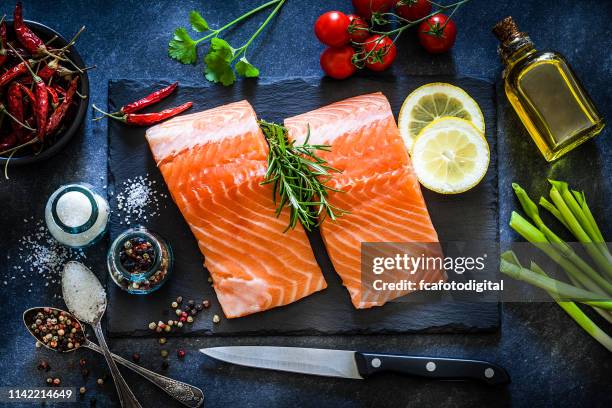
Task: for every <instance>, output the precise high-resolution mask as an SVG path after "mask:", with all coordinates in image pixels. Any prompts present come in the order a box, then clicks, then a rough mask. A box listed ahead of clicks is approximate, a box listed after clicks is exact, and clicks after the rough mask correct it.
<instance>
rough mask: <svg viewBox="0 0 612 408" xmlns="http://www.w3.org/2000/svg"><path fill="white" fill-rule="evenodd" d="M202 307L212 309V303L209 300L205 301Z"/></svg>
mask: <svg viewBox="0 0 612 408" xmlns="http://www.w3.org/2000/svg"><path fill="white" fill-rule="evenodd" d="M202 306H204V309H208V308H209V307H210V302H209V301H208V300H203V301H202Z"/></svg>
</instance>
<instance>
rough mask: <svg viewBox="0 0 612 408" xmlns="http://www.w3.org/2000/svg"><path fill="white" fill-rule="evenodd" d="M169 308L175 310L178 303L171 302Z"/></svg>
mask: <svg viewBox="0 0 612 408" xmlns="http://www.w3.org/2000/svg"><path fill="white" fill-rule="evenodd" d="M170 307H172V308H173V309H176V308H177V307H178V302H172V304H171V305H170Z"/></svg>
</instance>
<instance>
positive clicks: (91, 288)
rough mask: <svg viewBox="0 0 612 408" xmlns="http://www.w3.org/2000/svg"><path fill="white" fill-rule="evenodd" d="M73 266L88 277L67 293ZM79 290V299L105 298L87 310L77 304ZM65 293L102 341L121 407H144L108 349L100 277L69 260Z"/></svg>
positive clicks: (68, 302)
mask: <svg viewBox="0 0 612 408" xmlns="http://www.w3.org/2000/svg"><path fill="white" fill-rule="evenodd" d="M69 267H71V268H75V267H76V268H79V269H81V272H82V273H83V274H84V276H81V277H80V278H79V279H76V280H75V281H74V282H73V284H76V285H81V287H80V288H79V290H75V293H74V294H73V293H70V292H67V288H68V287H69V286H68V282H67V281H66V274H67V270H68V268H69ZM86 283H89V284H90V285H87V284H86ZM77 292H78V293H79V295H78V297H79V298H80V299H79V301H82V302H86V301H96V298H100V297H101V299H98V300H99V302H100V303H97V304H91V305H89V307H87V308H86V307H83V309H86V310H78V309H77V307H78V306H76V305H75V304H73V302H75V303H76V302H77V301H76V299H75V298H74V297H73V296H75V297H76V293H77ZM62 294H63V297H64V302H66V306H68V310H69V311H70V312H71V313H72V314H73V315H75V316H76V317H77V319H79V320H80V321H81V322H85V323H88V324H89V325H90V326H91V327H93V329H94V333H95V334H96V337H97V338H98V343H100V348H101V349H102V353H103V354H104V358H105V359H106V363H107V364H108V367H109V368H110V370H111V375H112V376H113V381H114V382H115V388H117V394H118V395H119V402H120V403H121V406H122V407H127V408H142V406H141V405H140V403H139V402H138V399H137V398H136V396H135V395H134V393H133V392H132V390H131V389H130V387H129V385H128V384H127V383H126V382H125V379H124V378H123V376H122V375H121V372H120V371H119V369H118V368H117V364H115V360H113V358H112V356H111V353H110V350H109V349H108V345H107V344H106V339H105V338H104V333H103V332H102V325H101V323H100V322H101V321H102V316H104V312H105V311H106V303H107V301H106V291H105V290H104V287H103V286H102V284H101V283H100V281H99V280H98V278H97V276H96V275H94V273H93V272H92V271H91V270H90V269H89V268H87V267H86V266H85V265H83V264H82V263H80V262H75V261H70V262H68V263H66V265H64V270H63V271H62ZM67 294H68V296H67ZM100 295H101V296H100ZM94 309H95V310H94ZM88 312H89V313H88Z"/></svg>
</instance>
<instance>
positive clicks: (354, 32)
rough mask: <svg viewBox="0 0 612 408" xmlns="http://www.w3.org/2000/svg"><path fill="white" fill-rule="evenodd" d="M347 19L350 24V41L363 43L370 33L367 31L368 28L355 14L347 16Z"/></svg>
mask: <svg viewBox="0 0 612 408" xmlns="http://www.w3.org/2000/svg"><path fill="white" fill-rule="evenodd" d="M348 18H349V20H350V22H351V24H350V25H349V33H350V36H351V41H353V42H356V43H361V42H364V41H365V40H366V39H367V38H368V37H369V36H370V31H369V30H368V29H369V28H370V26H369V25H368V23H367V22H366V21H365V20H364V19H363V18H361V17H359V16H358V15H357V14H349V15H348Z"/></svg>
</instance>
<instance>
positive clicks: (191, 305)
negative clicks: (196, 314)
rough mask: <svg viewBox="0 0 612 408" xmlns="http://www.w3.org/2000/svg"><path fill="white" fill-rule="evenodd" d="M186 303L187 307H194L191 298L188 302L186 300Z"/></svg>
mask: <svg viewBox="0 0 612 408" xmlns="http://www.w3.org/2000/svg"><path fill="white" fill-rule="evenodd" d="M187 304H188V305H189V307H194V306H195V301H194V300H193V299H191V300H189V302H187Z"/></svg>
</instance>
